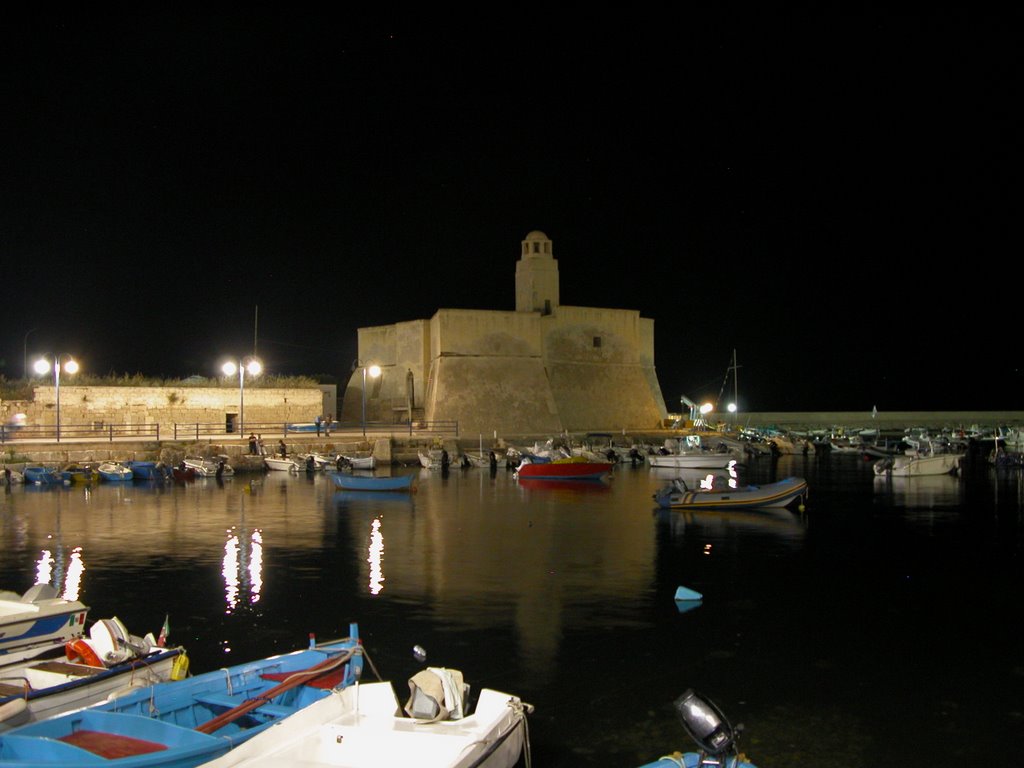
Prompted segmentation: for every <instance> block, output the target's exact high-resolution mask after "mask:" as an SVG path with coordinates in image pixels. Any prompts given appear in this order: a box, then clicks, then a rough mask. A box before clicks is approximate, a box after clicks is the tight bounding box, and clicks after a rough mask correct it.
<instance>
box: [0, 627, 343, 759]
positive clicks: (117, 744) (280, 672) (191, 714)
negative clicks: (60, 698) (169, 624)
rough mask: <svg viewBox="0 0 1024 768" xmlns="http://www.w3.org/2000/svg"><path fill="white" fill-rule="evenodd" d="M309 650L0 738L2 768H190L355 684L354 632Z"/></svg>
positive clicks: (156, 689)
mask: <svg viewBox="0 0 1024 768" xmlns="http://www.w3.org/2000/svg"><path fill="white" fill-rule="evenodd" d="M349 632H350V636H349V637H347V638H344V639H342V640H336V641H332V642H328V643H322V644H312V643H311V644H310V647H309V648H307V649H304V650H299V651H293V652H292V653H287V654H281V655H278V656H270V657H268V658H266V659H262V660H259V661H253V662H248V663H245V664H238V665H236V666H233V667H228V668H225V669H219V670H215V671H213V672H206V673H203V674H200V675H196V676H194V677H187V678H185V679H183V680H176V681H169V682H164V683H157V684H156V685H151V686H146V687H143V688H138V689H136V690H134V691H132V692H131V693H128V694H125V695H123V696H119V697H117V698H114V699H112V700H110V701H104V702H103V703H101V704H95V705H93V706H90V707H85V708H82V709H77V710H74V711H71V712H67V713H65V714H62V715H57V716H56V717H51V718H49V719H47V720H42V721H39V722H35V723H30V724H28V725H24V726H21V727H19V728H12V729H11V730H9V731H7V732H6V733H3V734H0V765H2V766H4V768H29V766H31V767H32V768H48V767H50V766H52V768H58V766H59V768H69V767H70V766H81V768H88V766H96V765H111V766H118V768H193V766H198V765H202V764H203V763H206V762H209V761H210V760H213V759H214V758H217V757H220V756H221V755H224V754H226V753H227V752H229V751H230V750H231V749H233V748H234V747H237V746H238V745H239V744H243V743H245V742H246V741H248V740H249V739H251V738H252V737H253V736H255V735H256V734H258V733H262V732H263V731H265V730H267V729H268V728H269V727H270V726H271V725H273V724H274V723H276V722H279V721H281V720H282V719H283V718H285V717H287V716H288V715H290V714H293V713H295V712H297V711H299V710H300V709H302V708H304V707H306V706H307V705H309V704H312V703H313V702H315V701H318V700H320V699H322V698H324V697H326V696H328V695H329V694H330V692H331V690H337V689H341V688H345V687H347V686H349V685H352V684H353V683H355V682H357V681H358V679H359V677H360V675H361V673H362V668H363V649H362V644H361V643H360V641H359V637H358V626H357V625H356V624H354V623H353V624H351V625H350V626H349Z"/></svg>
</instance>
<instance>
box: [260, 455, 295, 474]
mask: <svg viewBox="0 0 1024 768" xmlns="http://www.w3.org/2000/svg"><path fill="white" fill-rule="evenodd" d="M263 463H264V464H266V465H267V469H269V470H271V471H274V472H298V471H299V463H298V462H297V461H295V460H294V459H280V458H274V457H273V456H264V457H263Z"/></svg>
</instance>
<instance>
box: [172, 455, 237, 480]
mask: <svg viewBox="0 0 1024 768" xmlns="http://www.w3.org/2000/svg"><path fill="white" fill-rule="evenodd" d="M182 464H183V465H184V466H183V468H184V469H191V470H193V471H194V472H195V475H196V477H219V476H222V477H230V476H231V475H233V474H235V468H234V467H232V466H231V465H230V464H229V463H228V457H227V456H218V457H216V458H213V459H204V458H202V457H199V456H186V457H185V458H184V460H183V461H182ZM218 472H219V473H220V475H218Z"/></svg>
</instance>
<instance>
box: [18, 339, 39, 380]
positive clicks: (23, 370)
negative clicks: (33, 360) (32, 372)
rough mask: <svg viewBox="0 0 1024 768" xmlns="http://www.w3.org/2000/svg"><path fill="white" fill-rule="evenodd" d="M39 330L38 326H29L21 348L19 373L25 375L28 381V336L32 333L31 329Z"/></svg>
mask: <svg viewBox="0 0 1024 768" xmlns="http://www.w3.org/2000/svg"><path fill="white" fill-rule="evenodd" d="M37 330H39V329H38V328H29V329H28V331H27V332H26V333H25V348H24V349H23V350H22V352H23V355H24V356H23V357H22V359H21V375H22V376H24V377H25V381H28V337H29V336H30V335H32V332H33V331H37Z"/></svg>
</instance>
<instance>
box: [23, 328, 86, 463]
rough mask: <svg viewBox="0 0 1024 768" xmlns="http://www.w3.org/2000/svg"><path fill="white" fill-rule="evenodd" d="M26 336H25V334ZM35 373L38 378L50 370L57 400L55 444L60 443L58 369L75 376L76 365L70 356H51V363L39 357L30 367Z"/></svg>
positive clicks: (62, 354) (61, 354)
mask: <svg viewBox="0 0 1024 768" xmlns="http://www.w3.org/2000/svg"><path fill="white" fill-rule="evenodd" d="M26 336H27V334H26ZM32 367H33V369H34V370H35V372H36V373H38V374H39V375H40V376H45V375H46V374H47V373H49V372H50V371H51V370H52V371H53V389H54V392H55V393H56V400H57V442H58V443H59V442H60V369H61V367H63V368H64V372H65V373H70V374H75V373H78V363H77V362H75V359H74V358H73V357H71V355H68V354H64V353H60V354H57V355H54V356H53V362H52V363H51V362H50V361H49V360H47V359H46V358H45V357H41V358H39V359H38V360H36V362H35V364H34V365H33V366H32Z"/></svg>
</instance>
